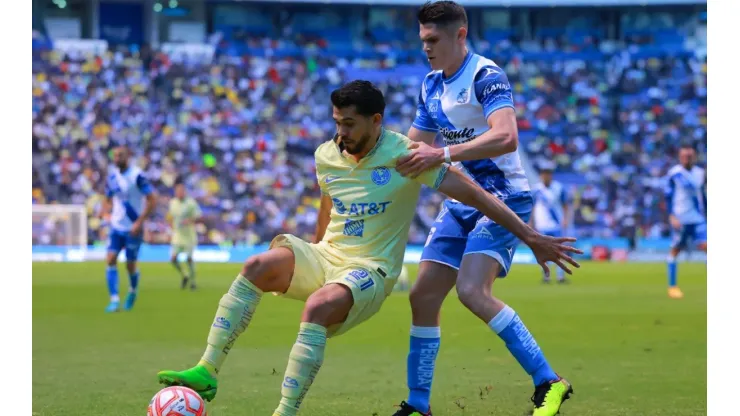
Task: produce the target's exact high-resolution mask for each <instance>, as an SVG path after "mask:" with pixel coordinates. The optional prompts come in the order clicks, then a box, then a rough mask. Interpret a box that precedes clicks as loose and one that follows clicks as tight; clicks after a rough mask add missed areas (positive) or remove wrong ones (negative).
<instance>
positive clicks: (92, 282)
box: [33, 263, 707, 416]
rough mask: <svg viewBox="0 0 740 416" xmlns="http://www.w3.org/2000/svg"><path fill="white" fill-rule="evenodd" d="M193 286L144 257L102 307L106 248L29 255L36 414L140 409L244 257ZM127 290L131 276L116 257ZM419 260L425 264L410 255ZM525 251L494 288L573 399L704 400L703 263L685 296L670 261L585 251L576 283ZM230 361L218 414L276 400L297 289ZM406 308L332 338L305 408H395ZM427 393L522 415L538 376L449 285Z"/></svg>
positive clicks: (463, 409)
mask: <svg viewBox="0 0 740 416" xmlns="http://www.w3.org/2000/svg"><path fill="white" fill-rule="evenodd" d="M197 267H198V272H199V275H198V280H199V284H200V290H199V291H197V292H194V293H192V292H189V291H180V290H179V279H178V278H176V276H175V272H174V270H173V269H172V268H171V266H170V265H168V264H142V265H141V271H142V278H141V279H142V280H141V282H142V283H141V288H140V294H139V296H140V297H139V301H138V303H137V305H136V308H135V309H134V310H133V311H132V312H127V313H123V312H122V313H118V314H114V315H106V314H105V313H103V309H104V308H105V305H106V302H107V293H106V288H105V277H104V276H105V270H104V266H103V264H102V263H95V264H93V263H78V264H70V263H66V264H61V263H54V264H48V263H34V264H33V411H34V413H33V414H34V415H36V416H52V415H53V416H88V415H89V416H93V415H95V416H100V415H105V416H137V415H141V416H144V415H145V414H146V406H147V404H148V402H149V399H150V398H151V397H152V396H153V395H154V394H155V393H156V392H157V391H158V390H159V388H160V386H159V385H158V384H157V382H156V377H155V375H156V373H157V371H158V370H161V369H184V368H186V367H189V366H191V365H193V364H195V363H196V362H197V361H198V359H199V358H200V355H201V353H202V351H203V348H204V346H205V341H206V336H207V334H208V330H209V327H210V324H211V321H212V319H213V316H214V313H215V310H216V306H217V304H218V301H219V299H220V297H221V296H222V294H223V293H224V292H225V291H226V289H227V288H228V286H229V284H230V283H231V281H232V280H233V278H234V276H235V275H236V274H237V273H238V271H239V269H240V267H239V265H235V264H231V265H225V264H216V265H214V264H200V265H198V266H197ZM120 270H121V278H122V279H121V282H122V286H123V290H122V292H123V291H125V290H126V287H127V281H128V278H127V276H126V274H125V271H124V269H123V267H121V269H120ZM410 275H411V276H415V275H416V267H415V266H410ZM539 279H540V275H539V272H538V269H537V268H536V267H534V266H522V265H517V266H516V267H515V268H514V270H513V272H512V274H511V276H510V277H508V278H506V279H504V280H501V281H498V282H496V284H495V285H494V292H495V293H496V294H497V295H498V296H499V297H500V298H501V299H503V300H504V301H505V302H507V303H508V304H510V305H511V306H512V307H513V308H514V309H515V310H517V312H519V314H520V315H521V317H522V319H523V320H524V322H525V323H526V324H527V326H528V327H529V329H530V330H531V331H532V332H533V333H534V335H535V337H536V339H537V340H538V342H539V344H540V346H541V347H542V348H543V350H544V351H545V355H546V356H547V358H548V359H549V361H550V363H551V364H552V365H553V367H554V368H555V369H556V371H558V372H559V373H561V374H562V375H563V376H566V377H567V378H568V379H569V380H570V381H571V382H572V383H573V386H574V389H575V395H574V396H573V397H572V399H571V400H569V401H568V402H566V404H565V406H564V407H563V411H562V414H563V415H566V416H568V415H578V416H583V415H598V416H609V415H651V416H657V415H670V416H680V415H702V414H706V387H707V378H706V353H707V349H706V330H707V325H706V321H707V311H706V295H707V291H706V287H707V285H706V267H705V265H700V264H695V265H691V264H681V265H680V266H679V283H680V285H681V287H682V289H683V290H684V293H685V294H686V297H685V298H684V299H682V300H672V299H669V298H668V297H667V294H666V287H665V265H663V264H597V263H586V264H584V265H583V267H582V268H581V269H580V270H578V272H577V275H576V276H575V277H573V283H572V284H571V285H568V286H558V285H551V286H545V285H542V284H541V283H540V280H539ZM263 299H264V300H263V302H262V304H261V305H260V307H259V309H258V310H257V312H256V314H255V318H254V320H253V322H252V325H251V326H250V327H249V328H248V329H247V331H246V332H245V333H244V334H243V335H242V336H241V338H240V339H239V341H238V342H237V344H236V347H235V348H234V349H233V350H232V352H231V353H230V355H229V358H228V360H227V361H226V366H225V368H224V370H223V371H222V374H221V377H220V382H221V385H220V390H219V393H218V396H217V398H216V400H215V401H214V402H212V403H211V404H209V407H208V410H209V415H210V416H227V415H228V416H237V415H239V416H251V415H255V416H257V415H259V416H265V415H270V414H272V411H273V410H274V408H275V407H276V405H277V403H278V401H279V399H280V384H281V381H282V375H283V371H284V370H285V365H286V362H287V357H288V352H289V351H290V348H291V346H292V345H293V342H294V341H295V338H296V333H297V330H298V320H299V318H300V310H301V307H302V304H301V303H300V302H296V301H292V300H287V299H280V298H276V297H273V296H265V297H264V298H263ZM409 325H410V310H409V306H408V301H407V296H406V294H404V293H397V294H394V295H393V296H392V297H391V298H389V299H388V300H387V301H386V302H385V305H384V306H383V309H382V310H381V312H380V313H379V314H378V315H377V316H375V317H374V318H373V319H371V320H370V321H368V322H366V323H365V324H363V325H361V326H359V327H357V328H355V329H353V330H352V331H350V332H349V333H347V334H346V335H343V336H341V337H338V338H336V339H331V340H330V341H329V344H328V347H327V350H326V359H325V362H324V366H323V367H322V369H321V371H320V372H319V375H318V377H317V379H316V382H315V383H314V385H313V388H312V389H311V391H310V392H309V394H308V397H307V399H306V401H305V402H304V404H303V406H302V413H301V414H303V415H306V416H311V415H314V416H332V415H342V416H346V415H351V416H354V415H360V416H363V415H364V416H371V415H378V416H390V415H391V414H392V413H393V412H394V411H395V410H394V407H393V406H394V405H395V404H397V403H398V402H399V401H400V400H401V399H404V398H405V396H406V390H405V385H406V373H405V365H406V364H405V363H406V351H407V345H408V331H409ZM442 334H443V335H442V348H441V351H440V354H439V359H438V361H437V371H436V377H435V384H434V388H433V397H432V406H433V410H434V412H435V414H436V415H438V416H447V415H451V416H457V415H469V416H479V415H517V416H519V415H522V414H524V413H525V412H526V411H527V409H529V397H530V395H531V394H532V391H533V388H532V385H531V380H530V379H529V378H528V376H527V375H526V374H525V373H524V372H523V371H522V370H521V369H520V367H519V366H518V364H517V363H516V361H515V360H514V359H513V358H512V357H511V356H510V355H509V353H508V351H507V350H506V348H505V346H504V344H503V342H501V341H500V340H499V339H498V337H497V336H496V335H494V334H493V333H492V332H491V331H490V330H489V329H488V328H487V327H486V325H485V324H484V323H482V322H479V321H478V320H477V318H475V317H473V316H472V315H471V314H470V313H469V312H467V311H466V310H465V309H464V308H463V307H462V306H461V305H460V303H459V302H458V300H457V298H456V297H455V296H454V295H453V296H450V298H449V299H448V300H447V303H446V304H445V305H444V309H443V317H442Z"/></svg>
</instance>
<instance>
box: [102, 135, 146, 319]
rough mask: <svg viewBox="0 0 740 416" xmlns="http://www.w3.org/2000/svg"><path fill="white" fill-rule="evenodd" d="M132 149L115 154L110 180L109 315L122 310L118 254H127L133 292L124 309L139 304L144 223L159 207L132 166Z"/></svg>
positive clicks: (107, 207) (120, 149)
mask: <svg viewBox="0 0 740 416" xmlns="http://www.w3.org/2000/svg"><path fill="white" fill-rule="evenodd" d="M129 158H130V153H129V150H128V148H126V147H124V146H119V147H117V148H116V149H115V150H114V151H113V164H114V165H115V166H113V167H112V168H111V169H110V171H109V173H108V177H107V178H106V200H105V204H104V208H103V215H104V216H107V215H108V212H109V211H110V209H111V206H112V209H113V212H112V213H111V214H110V232H109V243H108V255H107V256H106V260H105V261H106V264H107V265H108V268H107V270H106V273H105V276H106V280H107V281H108V292H109V293H110V303H109V304H108V307H107V308H106V309H105V311H106V312H116V311H118V309H119V307H120V298H119V297H118V267H117V259H118V253H120V252H121V250H123V249H125V250H126V268H127V269H128V275H129V282H130V289H129V293H128V296H127V297H126V302H125V303H124V306H123V307H124V309H125V310H130V309H131V308H132V307H133V306H134V302H135V301H136V290H137V288H138V285H139V270H138V269H137V264H136V261H137V258H138V255H139V248H140V247H141V243H142V241H143V238H142V237H143V231H144V230H143V228H144V221H145V220H146V219H147V218H148V217H149V215H150V214H151V213H152V212H153V211H154V207H155V204H156V199H155V194H154V190H153V188H152V185H151V184H150V183H149V180H148V179H147V178H146V176H144V173H143V172H142V171H141V169H139V168H138V167H136V166H131V165H130V164H129Z"/></svg>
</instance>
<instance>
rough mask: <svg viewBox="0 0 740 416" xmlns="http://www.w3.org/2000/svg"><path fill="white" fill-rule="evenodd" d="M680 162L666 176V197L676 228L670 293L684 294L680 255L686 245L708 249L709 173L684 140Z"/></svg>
mask: <svg viewBox="0 0 740 416" xmlns="http://www.w3.org/2000/svg"><path fill="white" fill-rule="evenodd" d="M678 161H679V164H677V165H676V166H674V167H673V168H671V170H669V171H668V175H667V176H666V187H665V199H666V206H667V210H668V219H669V222H670V225H671V228H672V229H673V243H672V245H671V251H670V253H669V255H668V296H670V297H671V298H674V299H680V298H682V297H683V292H681V289H680V288H679V287H678V284H677V274H678V270H677V268H678V267H677V265H676V257H678V254H679V253H680V252H681V250H684V249H691V248H697V249H699V250H701V251H703V252H705V253H706V251H707V192H706V184H707V175H706V172H705V171H704V169H702V168H700V167H699V166H696V150H695V149H694V148H693V146H691V145H688V144H684V145H682V146H681V148H680V149H679V152H678Z"/></svg>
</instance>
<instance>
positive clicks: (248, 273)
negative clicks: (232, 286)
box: [242, 255, 271, 290]
mask: <svg viewBox="0 0 740 416" xmlns="http://www.w3.org/2000/svg"><path fill="white" fill-rule="evenodd" d="M242 276H244V278H245V279H247V280H249V281H250V282H252V283H253V284H254V285H255V286H257V287H258V288H260V289H262V290H268V289H269V287H270V284H269V283H270V279H271V276H270V273H269V269H268V266H267V264H265V262H264V261H263V260H262V258H261V257H260V256H259V255H257V256H252V257H250V258H248V259H247V261H246V262H244V267H242Z"/></svg>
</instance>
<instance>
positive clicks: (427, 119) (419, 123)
mask: <svg viewBox="0 0 740 416" xmlns="http://www.w3.org/2000/svg"><path fill="white" fill-rule="evenodd" d="M422 88H424V87H423V86H422ZM411 125H412V126H413V127H416V128H417V129H419V130H424V131H432V132H437V131H439V127H438V126H437V123H435V122H434V120H433V119H432V117H431V116H430V115H429V112H427V107H426V105H425V104H424V99H423V98H422V96H421V92H419V98H418V101H417V103H416V118H414V122H413V123H411Z"/></svg>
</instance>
